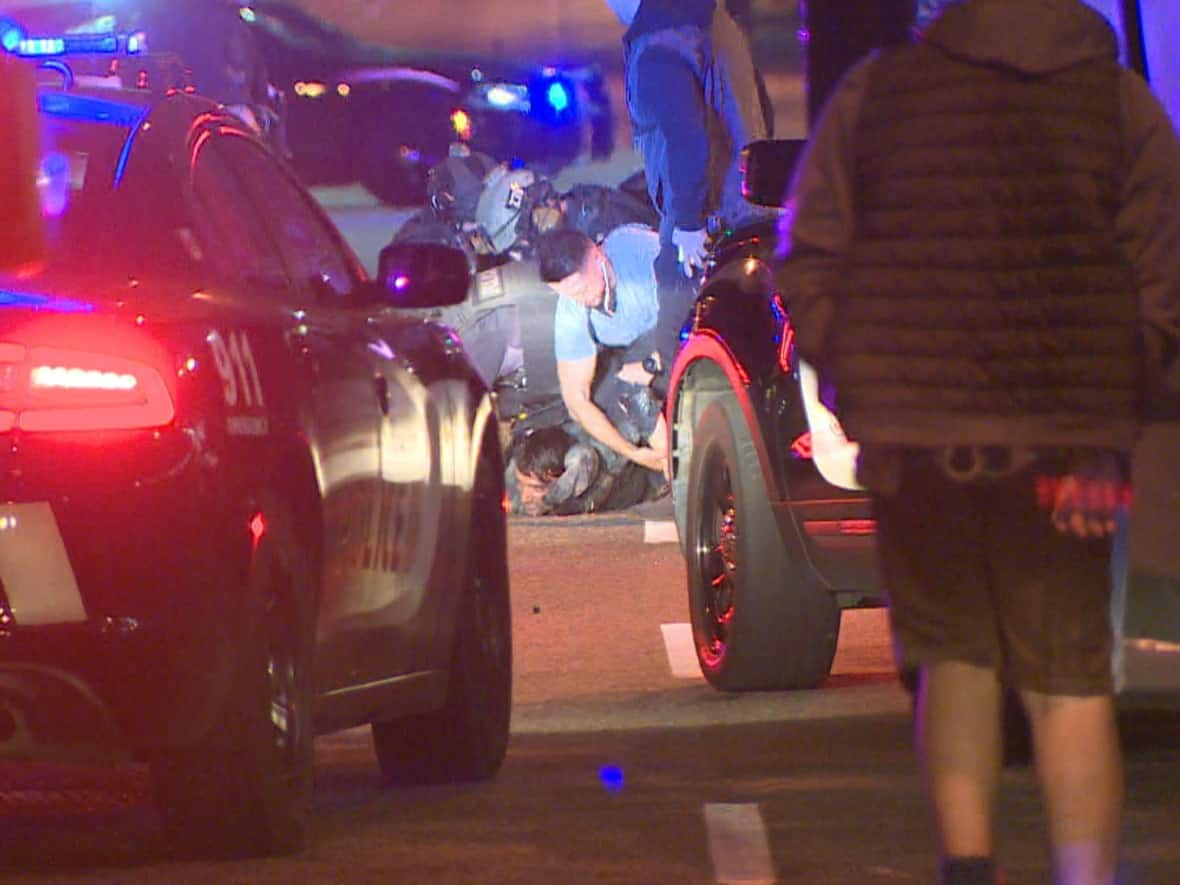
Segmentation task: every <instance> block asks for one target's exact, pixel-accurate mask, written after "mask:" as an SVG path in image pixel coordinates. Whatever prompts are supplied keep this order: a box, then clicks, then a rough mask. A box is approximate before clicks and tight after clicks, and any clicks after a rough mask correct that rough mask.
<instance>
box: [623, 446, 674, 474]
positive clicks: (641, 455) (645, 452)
mask: <svg viewBox="0 0 1180 885" xmlns="http://www.w3.org/2000/svg"><path fill="white" fill-rule="evenodd" d="M631 460H632V461H634V462H635V463H636V464H638V465H640V466H641V467H646V468H647V469H648V470H654V471H656V472H657V473H659V474H661V475H666V474H667V472H668V458H667V456H666V455H665V454H664V453H663V452H658V451H656V450H655V449H647V448H640V449H636V450H635V452H634V453H633V454H632V455H631Z"/></svg>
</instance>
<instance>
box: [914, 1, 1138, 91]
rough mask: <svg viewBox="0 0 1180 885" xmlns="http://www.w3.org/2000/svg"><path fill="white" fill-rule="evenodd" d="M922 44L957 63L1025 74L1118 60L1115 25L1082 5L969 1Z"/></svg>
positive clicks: (937, 23)
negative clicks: (1113, 26)
mask: <svg viewBox="0 0 1180 885" xmlns="http://www.w3.org/2000/svg"><path fill="white" fill-rule="evenodd" d="M922 38H923V39H924V40H926V41H927V42H929V43H931V44H933V45H935V46H938V47H939V48H940V49H943V50H945V51H946V52H948V53H950V54H951V55H953V56H956V57H958V58H962V59H965V60H967V61H971V62H976V63H983V64H994V65H1000V66H1003V67H1007V68H1012V69H1014V70H1017V71H1020V72H1022V73H1025V74H1049V73H1052V72H1054V71H1060V70H1064V69H1065V68H1069V67H1072V66H1074V65H1076V64H1079V63H1081V62H1085V61H1094V60H1096V59H1101V58H1116V57H1117V56H1118V40H1117V38H1116V37H1115V34H1114V30H1113V29H1112V28H1111V26H1110V24H1109V23H1108V22H1107V21H1106V19H1105V18H1103V17H1102V16H1101V15H1100V14H1099V13H1097V12H1095V11H1094V10H1093V9H1091V8H1090V7H1088V6H1086V5H1085V4H1084V3H1081V2H1080V0H964V2H961V3H954V4H952V5H950V6H949V7H948V8H947V9H946V10H945V11H944V12H943V13H942V14H941V15H940V16H939V17H938V18H937V19H935V20H934V22H933V24H931V25H930V27H929V28H928V29H927V30H926V31H925V32H924V33H923V35H922Z"/></svg>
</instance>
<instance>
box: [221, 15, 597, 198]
mask: <svg viewBox="0 0 1180 885" xmlns="http://www.w3.org/2000/svg"><path fill="white" fill-rule="evenodd" d="M243 16H244V17H245V18H246V20H247V21H248V22H249V23H250V24H251V26H252V27H253V29H254V32H255V33H256V35H257V39H258V43H259V45H260V46H261V47H262V50H263V53H264V55H265V57H266V60H267V65H268V68H269V70H270V76H271V79H272V81H273V82H274V83H275V84H276V85H277V86H278V88H279V89H281V90H283V92H284V93H285V94H286V95H287V127H288V132H287V138H288V142H289V144H290V147H291V150H292V152H293V155H294V162H295V166H296V168H297V169H298V170H299V172H300V174H301V176H302V177H303V179H304V180H305V181H306V182H308V183H309V184H321V183H330V182H333V181H360V182H361V183H362V184H363V185H364V186H365V187H366V188H367V189H368V190H369V191H370V192H372V193H373V194H374V195H375V196H377V197H378V198H380V199H382V200H384V201H385V202H388V203H395V204H412V203H421V202H424V200H425V193H426V190H425V188H426V173H427V171H428V170H429V169H430V168H431V167H433V166H434V165H435V164H437V163H438V162H440V161H441V160H442V159H443V158H444V157H446V155H447V150H448V146H449V145H450V144H451V143H452V142H455V141H462V142H466V143H467V144H468V145H469V146H470V147H471V148H472V149H473V150H477V151H482V152H483V153H486V154H489V155H491V156H493V157H495V158H496V159H497V160H501V161H505V162H509V163H520V164H524V165H527V166H530V167H533V168H535V169H537V170H538V171H542V172H547V173H554V172H556V171H558V170H559V169H561V168H562V167H564V166H566V165H568V164H570V163H572V162H574V161H575V160H577V159H578V158H579V157H589V156H594V157H604V156H609V155H610V153H611V151H612V150H613V148H614V123H613V118H612V116H611V108H610V102H609V99H608V97H607V94H606V88H605V84H604V82H603V78H602V74H601V72H600V71H598V70H597V69H596V68H593V67H588V66H582V65H560V64H555V65H552V66H537V67H534V66H528V65H523V64H515V63H513V62H510V61H507V60H504V59H493V58H490V57H487V58H480V57H476V56H470V55H462V54H454V53H441V52H440V53H427V52H423V51H422V50H411V49H400V48H396V47H388V46H377V45H374V44H369V43H365V42H363V41H361V40H358V39H356V38H355V37H352V36H351V35H349V34H346V33H344V32H343V31H340V30H337V29H336V28H334V27H332V26H331V25H329V24H327V23H326V22H324V21H322V20H320V19H318V18H315V17H314V16H312V15H311V14H310V13H308V12H306V11H304V10H302V9H300V8H299V7H298V6H296V5H295V4H292V3H283V2H277V0H260V2H256V3H254V4H252V5H251V6H249V7H246V8H245V9H243Z"/></svg>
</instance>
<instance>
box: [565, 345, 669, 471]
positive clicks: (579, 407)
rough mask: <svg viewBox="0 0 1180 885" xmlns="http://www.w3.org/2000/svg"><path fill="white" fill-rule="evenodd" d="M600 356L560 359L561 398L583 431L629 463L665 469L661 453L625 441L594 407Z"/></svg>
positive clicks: (654, 468) (650, 468)
mask: <svg viewBox="0 0 1180 885" xmlns="http://www.w3.org/2000/svg"><path fill="white" fill-rule="evenodd" d="M597 362H598V357H597V356H591V357H587V358H586V359H580V360H558V361H557V381H558V384H559V385H560V387H561V398H562V400H564V401H565V407H566V408H567V409H569V413H570V415H571V416H572V417H573V419H574V420H575V421H577V422H578V424H580V425H581V426H582V428H583V429H584V430H585V431H586V432H587V433H588V434H590V436H592V437H594V439H596V440H598V441H599V442H600V443H602V444H603V445H604V446H606V447H607V448H609V449H611V450H612V451H615V452H618V453H619V454H620V455H622V456H623V457H624V458H626V459H628V460H629V461H634V462H635V463H636V464H639V465H642V466H643V467H646V468H648V469H649V470H660V471H662V470H663V469H664V464H663V462H664V458H663V457H662V456H661V455H660V453H659V452H657V451H655V450H653V449H649V448H642V447H640V446H634V445H632V444H631V443H629V442H627V440H626V439H624V438H623V435H622V434H621V433H619V431H618V429H617V428H616V427H615V425H614V424H612V423H611V421H610V419H609V418H607V417H606V415H605V414H604V413H603V412H602V410H601V409H599V408H598V406H596V405H595V404H594V400H593V399H591V397H590V387H591V384H592V383H593V381H594V369H595V366H596V364H597Z"/></svg>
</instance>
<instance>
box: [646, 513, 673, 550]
mask: <svg viewBox="0 0 1180 885" xmlns="http://www.w3.org/2000/svg"><path fill="white" fill-rule="evenodd" d="M679 542H680V535H679V533H678V532H677V531H676V523H675V522H674V521H672V520H670V519H660V520H656V519H649V520H646V521H645V522H644V523H643V543H644V544H678V543H679Z"/></svg>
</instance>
